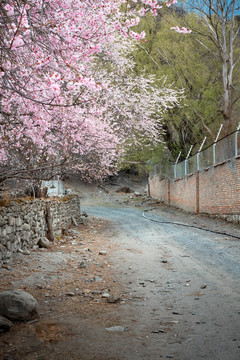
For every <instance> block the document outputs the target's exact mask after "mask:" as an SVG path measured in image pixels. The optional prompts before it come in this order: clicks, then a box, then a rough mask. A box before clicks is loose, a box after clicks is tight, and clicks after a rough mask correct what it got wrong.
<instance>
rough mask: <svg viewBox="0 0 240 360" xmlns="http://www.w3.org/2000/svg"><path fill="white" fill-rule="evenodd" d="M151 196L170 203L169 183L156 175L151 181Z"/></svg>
mask: <svg viewBox="0 0 240 360" xmlns="http://www.w3.org/2000/svg"><path fill="white" fill-rule="evenodd" d="M149 192H150V196H151V197H152V198H154V199H158V200H160V201H163V202H165V203H167V204H168V203H169V196H170V194H169V181H168V179H163V178H160V177H159V176H158V175H154V176H152V177H150V179H149Z"/></svg>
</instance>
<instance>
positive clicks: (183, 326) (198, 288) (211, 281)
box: [83, 205, 240, 360]
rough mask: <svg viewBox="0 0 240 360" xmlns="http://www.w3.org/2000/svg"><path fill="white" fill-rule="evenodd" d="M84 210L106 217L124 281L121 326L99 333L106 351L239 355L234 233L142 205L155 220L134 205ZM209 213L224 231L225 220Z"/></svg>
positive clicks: (233, 358)
mask: <svg viewBox="0 0 240 360" xmlns="http://www.w3.org/2000/svg"><path fill="white" fill-rule="evenodd" d="M83 210H85V211H86V212H87V213H88V214H89V215H91V216H94V217H99V218H104V219H107V220H110V221H111V222H112V226H113V234H114V235H113V236H112V239H111V241H113V242H114V244H116V245H117V248H118V250H117V251H115V252H114V253H113V255H112V263H113V266H114V268H115V271H116V273H117V274H118V281H121V282H122V284H124V287H125V289H126V294H125V295H126V300H127V303H126V306H125V307H121V309H122V310H121V312H120V313H119V316H120V319H121V321H120V324H119V325H121V326H124V327H125V329H126V330H127V331H126V332H124V333H121V334H118V333H116V334H111V335H109V336H108V337H107V338H106V339H105V340H104V341H108V346H107V353H108V355H109V354H111V355H112V356H113V358H115V359H121V360H124V359H129V360H130V359H131V360H135V359H136V360H138V359H146V360H148V359H149V360H155V359H159V358H173V359H180V360H195V359H203V358H205V359H209V360H210V359H211V360H239V359H240V296H239V290H240V287H239V283H240V281H239V280H240V276H239V275H240V262H239V259H240V257H239V254H240V240H238V239H234V238H231V237H228V236H226V235H222V234H217V233H212V232H207V231H204V230H201V229H197V228H192V227H182V226H177V225H174V224H164V223H161V221H169V214H167V217H165V216H164V213H163V212H160V213H157V212H156V211H155V212H154V213H151V212H148V213H147V216H148V217H150V218H152V219H154V220H157V221H160V222H159V223H158V222H153V221H149V220H147V219H145V218H144V217H143V216H142V210H141V209H136V208H129V207H124V208H116V207H115V208H113V207H112V208H111V207H109V205H108V206H99V207H98V206H91V207H84V208H83ZM184 216H185V223H186V224H187V215H184ZM171 220H172V221H173V222H174V221H175V217H174V215H172V219H171ZM199 221H200V222H201V220H199ZM211 221H212V223H213V225H214V226H215V228H216V230H217V231H219V232H223V233H224V232H226V229H225V226H224V223H222V222H217V221H215V220H211ZM211 221H210V220H209V222H211ZM228 227H229V226H228Z"/></svg>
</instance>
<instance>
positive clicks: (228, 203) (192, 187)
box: [149, 156, 240, 221]
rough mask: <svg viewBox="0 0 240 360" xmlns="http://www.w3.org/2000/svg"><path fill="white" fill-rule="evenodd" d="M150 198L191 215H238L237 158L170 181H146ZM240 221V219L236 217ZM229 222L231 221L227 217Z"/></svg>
mask: <svg viewBox="0 0 240 360" xmlns="http://www.w3.org/2000/svg"><path fill="white" fill-rule="evenodd" d="M149 187H150V195H151V196H152V197H153V198H156V199H158V200H160V201H163V202H165V203H169V202H170V204H171V205H174V206H176V207H179V208H181V209H184V210H186V211H189V212H194V213H208V214H216V215H220V216H222V217H226V216H227V217H228V218H229V216H228V215H234V216H233V217H232V218H234V221H236V215H240V157H239V156H238V157H236V158H233V159H231V160H229V161H226V162H223V163H219V164H216V165H215V166H211V167H209V168H207V169H205V170H204V171H202V172H199V173H193V174H191V175H188V176H185V177H182V178H179V179H175V180H174V181H173V180H171V181H169V180H168V179H162V178H161V179H160V178H159V177H158V176H157V175H155V176H153V177H150V178H149ZM237 218H240V216H237ZM229 219H230V218H229Z"/></svg>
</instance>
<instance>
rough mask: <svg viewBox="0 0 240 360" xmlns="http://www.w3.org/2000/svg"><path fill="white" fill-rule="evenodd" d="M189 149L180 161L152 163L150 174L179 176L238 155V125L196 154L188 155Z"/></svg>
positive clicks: (239, 151)
mask: <svg viewBox="0 0 240 360" xmlns="http://www.w3.org/2000/svg"><path fill="white" fill-rule="evenodd" d="M190 151H191V149H190ZM190 151H189V154H188V156H187V157H186V159H185V160H183V161H181V162H178V159H177V160H176V162H175V163H171V162H163V163H161V162H160V163H159V164H155V165H152V167H151V170H150V175H162V176H167V177H169V178H179V177H182V176H186V175H188V174H191V173H194V172H197V171H201V170H204V169H206V168H208V167H209V166H212V165H215V164H217V163H221V162H224V161H227V160H229V159H231V158H233V157H235V156H238V155H240V126H239V127H238V129H237V130H236V131H234V132H233V133H232V134H230V135H228V136H226V137H224V138H223V139H221V140H216V141H215V142H214V143H213V144H212V145H210V146H208V147H207V148H205V149H203V150H201V148H200V150H199V151H198V152H197V153H196V154H194V155H193V156H190V157H189V155H190Z"/></svg>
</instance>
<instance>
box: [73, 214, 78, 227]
mask: <svg viewBox="0 0 240 360" xmlns="http://www.w3.org/2000/svg"><path fill="white" fill-rule="evenodd" d="M72 223H73V225H75V226H78V223H77V220H76V219H75V217H74V216H72Z"/></svg>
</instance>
